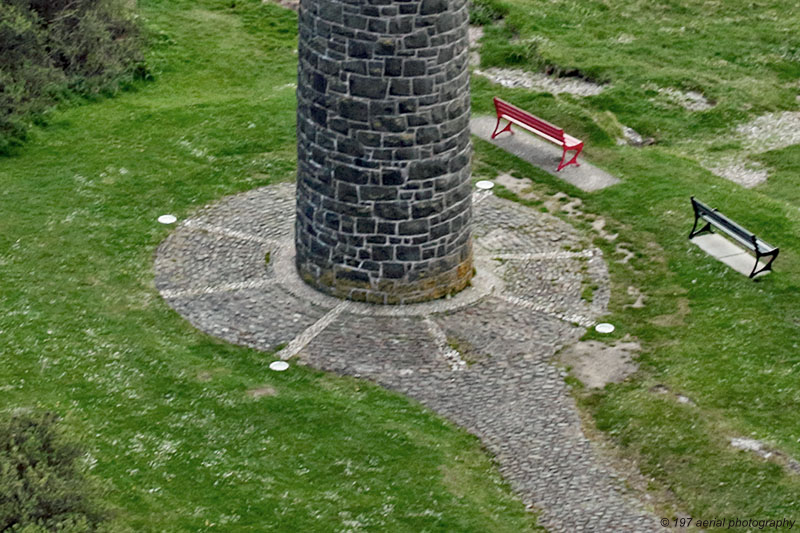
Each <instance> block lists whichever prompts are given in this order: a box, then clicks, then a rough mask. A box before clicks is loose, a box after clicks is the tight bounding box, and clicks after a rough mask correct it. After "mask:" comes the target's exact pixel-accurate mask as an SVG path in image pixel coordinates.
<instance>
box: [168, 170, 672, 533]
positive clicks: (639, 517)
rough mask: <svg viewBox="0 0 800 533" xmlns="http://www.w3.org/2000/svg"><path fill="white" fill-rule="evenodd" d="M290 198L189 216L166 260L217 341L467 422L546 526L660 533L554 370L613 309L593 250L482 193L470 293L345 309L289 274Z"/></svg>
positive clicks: (171, 280)
mask: <svg viewBox="0 0 800 533" xmlns="http://www.w3.org/2000/svg"><path fill="white" fill-rule="evenodd" d="M294 200H295V190H294V185H291V184H282V185H275V186H270V187H263V188H260V189H256V190H253V191H249V192H246V193H242V194H239V195H236V196H231V197H228V198H224V199H223V200H221V201H220V202H218V203H216V204H213V205H210V206H207V207H205V208H203V209H201V210H200V211H199V212H197V213H196V214H195V215H194V216H193V217H191V218H189V219H187V220H184V221H183V222H181V223H180V224H179V225H178V227H177V228H176V230H175V231H174V232H173V233H172V234H171V235H170V236H169V237H168V238H167V239H166V240H165V241H164V242H163V243H162V244H161V246H160V247H159V248H158V252H157V254H156V260H155V278H156V287H157V288H158V290H159V291H160V293H161V295H162V296H163V297H164V299H165V300H166V301H167V302H168V303H169V305H170V306H172V307H173V308H174V309H175V310H176V311H178V312H179V313H180V314H181V315H183V316H184V317H185V318H186V319H187V320H189V321H190V322H191V323H192V324H193V325H195V326H196V327H197V328H199V329H201V330H203V331H205V332H207V333H209V334H211V335H214V336H216V337H220V338H222V339H225V340H227V341H230V342H233V343H236V344H241V345H245V346H250V347H253V348H257V349H260V350H264V351H274V350H275V349H276V348H277V347H279V346H280V347H281V349H280V351H279V352H278V353H277V356H278V358H280V359H289V358H291V357H297V358H298V359H299V360H300V361H301V362H303V363H305V364H308V365H311V366H313V367H315V368H319V369H322V370H327V371H332V372H337V373H340V374H344V375H350V376H357V377H363V378H367V379H371V380H373V381H376V382H378V383H380V384H381V385H383V386H385V387H387V388H390V389H393V390H397V391H400V392H402V393H404V394H407V395H408V396H410V397H413V398H415V399H417V400H419V401H420V402H422V403H423V404H425V405H426V406H428V407H430V408H431V409H433V410H435V411H436V412H438V413H440V414H442V415H444V416H446V417H448V418H449V419H451V420H453V421H454V422H456V423H457V424H459V425H461V426H463V427H465V428H466V429H467V430H469V431H470V432H472V433H473V434H475V435H477V436H478V437H479V438H480V439H481V440H482V441H483V442H484V443H485V445H486V446H487V447H488V448H489V449H490V450H491V451H492V453H494V454H495V455H496V456H497V459H498V462H499V465H500V470H501V472H502V473H503V475H504V476H505V477H506V478H507V479H508V480H509V481H510V483H511V484H512V486H513V487H514V489H515V490H516V491H517V492H518V493H519V494H520V495H521V497H522V498H523V500H524V502H525V503H526V504H528V505H532V506H535V507H538V508H540V509H541V511H542V514H541V518H540V522H541V523H542V525H544V526H545V527H547V528H548V529H549V530H550V531H554V532H562V531H563V532H574V531H603V532H605V531H618V532H640V531H641V532H645V531H658V530H660V528H658V527H657V523H656V521H655V519H654V518H653V517H652V516H651V515H649V514H648V513H647V512H645V511H644V510H643V507H642V505H641V504H640V503H639V502H637V501H635V500H633V499H632V498H631V497H630V496H629V495H626V494H624V493H623V492H622V491H621V490H620V483H619V482H617V481H616V474H615V473H614V472H613V470H612V469H611V468H609V467H608V466H606V465H604V464H603V462H602V460H601V459H600V457H599V456H598V455H597V454H596V453H595V451H594V450H593V448H592V446H591V444H590V442H589V441H588V440H587V439H586V437H585V436H584V435H583V433H582V431H581V425H580V420H579V418H578V414H577V411H576V408H575V405H574V402H573V400H572V398H571V396H570V395H569V392H568V390H567V387H566V385H565V383H564V380H563V378H562V376H561V373H560V371H559V370H558V368H556V367H555V366H553V365H552V364H551V363H550V360H551V358H552V357H553V355H554V354H555V353H556V352H557V351H558V350H559V349H560V348H561V347H562V346H564V345H567V344H571V343H573V342H575V341H576V340H577V339H578V338H579V337H580V336H581V335H582V334H583V332H584V331H585V328H587V327H590V326H592V325H593V324H594V323H595V321H596V320H595V319H596V317H598V316H600V315H602V314H603V313H605V311H606V306H607V304H608V299H609V283H608V272H607V270H606V266H605V262H604V261H603V257H602V253H601V251H600V250H599V249H596V248H592V247H589V246H587V245H586V241H585V240H584V239H582V238H581V236H580V235H579V234H578V233H577V232H576V231H575V229H574V228H573V227H572V226H570V225H569V224H567V223H565V222H563V221H561V220H559V219H557V218H555V217H552V216H550V215H547V214H544V213H540V212H535V211H533V210H531V209H528V208H525V207H523V206H520V205H518V204H515V203H513V202H509V201H507V200H502V199H499V198H497V197H495V196H494V195H493V194H492V193H491V192H489V191H479V192H475V193H474V195H473V198H472V202H473V236H474V242H473V246H474V260H475V266H476V274H475V276H474V277H473V278H472V282H471V286H470V287H468V288H466V289H464V290H463V291H461V292H459V293H458V294H456V295H454V296H453V297H451V298H445V299H440V300H436V301H432V302H425V303H417V304H411V305H388V306H382V305H372V304H367V303H360V302H353V301H350V300H340V299H337V298H333V297H331V296H328V295H325V294H323V293H321V292H318V291H316V290H314V289H312V288H311V287H309V286H307V285H306V284H305V283H303V282H302V281H301V280H300V278H299V276H298V275H297V273H296V271H295V268H294V241H293V227H294ZM587 285H591V286H596V287H597V288H596V289H595V290H594V293H593V299H592V302H591V303H589V302H586V301H585V300H583V299H581V297H580V295H581V292H582V289H583V288H584V287H585V286H587Z"/></svg>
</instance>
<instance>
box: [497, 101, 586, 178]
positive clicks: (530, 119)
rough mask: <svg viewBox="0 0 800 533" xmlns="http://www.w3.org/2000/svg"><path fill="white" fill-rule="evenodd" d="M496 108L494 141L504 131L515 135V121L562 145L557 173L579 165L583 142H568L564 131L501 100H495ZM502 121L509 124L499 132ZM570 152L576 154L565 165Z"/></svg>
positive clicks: (572, 139) (573, 139)
mask: <svg viewBox="0 0 800 533" xmlns="http://www.w3.org/2000/svg"><path fill="white" fill-rule="evenodd" d="M494 107H495V110H496V111H497V126H495V129H494V130H495V131H494V133H492V139H494V138H495V137H496V136H497V135H499V134H500V133H503V131H510V132H511V133H514V132H513V131H511V123H512V121H513V122H514V123H518V124H517V125H522V126H523V127H526V128H530V129H531V130H533V132H534V133H537V134H538V135H540V136H542V137H545V138H547V139H549V140H551V141H553V142H555V143H557V144H560V145H561V146H562V147H563V149H564V153H563V155H562V156H561V163H560V164H559V165H558V169H557V171H558V170H561V169H562V168H564V167H565V166H568V165H573V164H574V165H578V161H577V159H578V155H579V154H580V153H581V150H583V141H580V140H578V139H575V138H574V137H570V138H569V141H567V139H566V137H565V135H564V130H563V129H561V128H559V127H558V126H554V125H553V124H550V123H549V122H547V121H546V120H542V119H540V118H539V117H537V116H534V115H532V114H530V113H528V112H527V111H525V110H523V109H520V108H518V107H516V106H514V105H511V104H509V103H508V102H505V101H503V100H501V99H500V98H497V97H495V98H494ZM501 119H505V120H506V121H508V124H507V125H506V127H505V128H504V129H503V130H501V131H500V132H498V131H497V128H499V127H500V120H501ZM570 150H575V151H576V153H575V155H574V156H573V157H572V159H571V160H570V161H568V162H566V163H565V162H564V161H565V159H566V156H567V151H570Z"/></svg>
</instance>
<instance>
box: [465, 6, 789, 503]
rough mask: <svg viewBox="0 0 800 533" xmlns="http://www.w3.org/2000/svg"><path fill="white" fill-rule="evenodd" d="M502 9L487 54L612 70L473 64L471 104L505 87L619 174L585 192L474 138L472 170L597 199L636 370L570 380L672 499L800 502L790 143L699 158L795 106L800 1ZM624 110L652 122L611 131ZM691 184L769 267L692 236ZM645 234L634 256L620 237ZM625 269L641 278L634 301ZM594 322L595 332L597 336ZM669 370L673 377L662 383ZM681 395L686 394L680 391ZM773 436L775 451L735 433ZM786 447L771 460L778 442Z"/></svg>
mask: <svg viewBox="0 0 800 533" xmlns="http://www.w3.org/2000/svg"><path fill="white" fill-rule="evenodd" d="M504 4H505V5H506V6H507V8H508V15H507V16H506V18H505V20H504V21H499V22H496V23H494V24H493V25H492V26H490V27H488V28H486V31H485V36H484V38H483V40H482V41H481V43H482V52H485V51H488V54H485V53H484V54H483V56H482V59H483V65H482V66H484V67H488V66H514V67H522V68H528V69H531V70H535V69H537V68H544V66H547V65H549V67H550V69H551V70H559V69H560V70H561V71H562V72H563V71H569V70H572V71H573V72H575V71H577V72H579V73H583V75H585V76H587V77H589V78H591V79H594V80H600V81H602V82H605V83H608V84H609V88H607V89H606V90H605V91H604V92H603V93H601V94H600V95H597V96H592V97H587V98H580V97H575V96H570V95H565V94H562V95H558V96H553V95H550V94H544V93H536V92H533V91H526V90H521V89H505V88H501V87H499V86H497V85H492V84H491V83H489V82H488V81H487V80H486V79H484V78H481V77H477V76H473V110H474V112H475V113H484V114H491V113H492V112H493V109H492V106H491V97H492V96H494V95H497V96H500V97H502V98H504V99H506V100H508V101H511V102H513V103H515V104H516V105H519V106H520V107H523V108H525V109H528V110H530V111H531V112H533V113H536V114H539V115H541V116H543V117H545V118H547V119H550V120H552V121H553V122H554V123H556V124H559V125H560V126H563V127H564V128H565V129H566V130H567V131H568V132H569V133H571V134H573V135H575V136H576V137H578V138H582V139H585V140H586V141H587V149H586V151H585V153H587V154H588V157H589V158H590V159H591V160H592V161H593V162H594V163H595V164H597V165H599V166H601V167H603V168H605V169H606V170H608V171H610V172H611V173H612V174H615V175H617V176H619V177H620V178H622V179H623V183H622V184H620V185H618V186H615V187H611V188H609V189H606V190H603V191H600V192H597V193H592V194H587V193H583V192H581V191H579V190H578V189H575V188H573V187H571V186H569V185H567V184H566V183H564V182H561V181H559V180H558V179H555V178H553V177H551V176H549V175H548V174H546V173H544V172H542V171H540V170H538V169H535V168H533V167H530V166H528V165H526V164H524V163H521V162H520V161H518V160H516V159H515V158H513V157H511V156H508V155H506V154H504V153H503V152H501V151H499V150H497V149H495V148H494V147H492V146H490V145H489V144H487V143H483V142H480V143H478V145H477V162H476V165H475V169H476V173H477V174H479V175H482V176H491V175H492V174H494V173H496V172H499V171H510V172H513V173H514V174H516V175H517V176H519V177H528V178H530V179H531V183H532V185H533V187H534V189H536V190H538V191H539V192H540V194H541V195H547V194H553V193H555V192H558V191H565V192H567V193H569V194H570V195H572V196H575V197H578V198H580V199H581V200H582V201H583V208H582V209H583V211H584V212H585V216H584V217H582V218H581V219H578V220H577V221H576V220H573V222H574V223H577V224H578V225H579V226H583V227H585V228H587V229H588V228H589V223H590V221H591V219H592V218H593V217H594V216H602V217H603V218H605V220H606V222H607V229H609V231H610V233H619V237H618V239H617V240H616V241H615V242H614V243H609V242H608V241H606V240H603V239H600V238H598V239H596V240H595V242H596V244H597V245H599V246H601V247H602V248H603V249H604V250H605V253H606V257H607V260H608V261H609V266H610V269H611V274H612V283H613V292H612V302H611V313H610V315H609V316H608V317H607V318H608V320H609V321H610V322H612V323H614V324H615V325H616V326H617V331H616V332H615V334H614V338H617V339H618V338H622V337H623V336H625V335H633V336H635V337H636V338H638V339H639V340H640V341H641V342H642V344H643V352H642V354H641V357H640V365H641V369H640V371H639V373H638V374H637V375H635V376H634V378H633V379H630V380H629V381H627V382H625V383H622V384H618V385H610V386H608V387H606V388H605V389H604V390H602V391H589V390H582V391H579V392H578V393H577V396H578V398H579V401H580V403H581V405H582V406H583V407H584V408H585V409H586V410H587V412H588V413H590V414H591V416H592V418H593V420H594V424H595V425H596V427H597V428H598V429H600V430H602V431H603V432H604V434H605V435H606V437H607V438H608V440H609V441H611V442H613V443H615V444H616V445H617V447H618V449H619V450H620V451H621V452H620V453H621V454H622V455H624V456H626V457H628V458H632V459H634V460H636V461H637V462H638V464H639V467H640V470H641V471H642V473H643V474H644V475H645V476H646V478H647V479H648V480H650V482H651V488H652V489H653V492H654V494H657V495H658V496H657V498H658V499H661V501H662V504H663V505H664V506H665V507H666V508H668V509H669V508H671V509H672V510H673V512H681V513H687V514H688V515H690V516H693V517H700V518H725V517H732V516H746V517H754V518H755V517H760V518H771V517H774V518H780V517H791V518H798V517H800V476H799V475H798V474H796V473H791V472H790V470H789V469H787V468H785V467H784V466H782V465H781V464H780V463H785V461H786V457H787V456H788V457H793V458H795V459H800V418H798V416H797V413H798V412H799V410H800V379H798V378H800V305H799V304H800V254H798V250H800V211H798V207H800V203H798V202H799V201H800V192H798V191H800V188H798V184H797V176H798V169H799V168H800V166H799V165H798V161H800V151H798V146H797V145H795V146H790V147H788V148H784V149H781V150H773V151H770V152H766V153H763V154H758V155H750V157H752V159H754V160H756V161H760V162H762V163H764V164H765V165H766V166H767V167H768V168H769V169H770V170H771V172H772V177H771V178H770V179H769V181H768V182H767V183H765V184H762V185H760V186H758V187H756V188H754V189H750V190H748V189H743V188H742V187H740V186H738V185H735V184H733V183H731V182H728V181H726V180H724V179H722V178H719V177H716V176H714V175H712V174H711V173H710V172H708V171H706V170H704V169H703V168H702V167H701V166H700V165H699V164H698V159H700V158H701V157H702V156H703V154H704V153H705V152H707V151H708V150H717V149H721V150H734V151H735V149H736V147H735V146H722V143H723V141H721V140H720V139H726V138H728V137H729V134H730V132H731V130H732V129H733V128H734V127H735V126H736V125H737V124H739V123H743V122H746V121H748V120H751V119H752V118H754V117H756V116H759V115H761V114H765V113H768V112H776V111H785V110H788V111H796V110H797V109H798V101H797V99H796V97H797V94H798V87H800V85H799V84H798V79H799V78H800V61H798V59H799V58H798V55H797V54H798V50H800V37H798V34H797V33H796V31H794V28H796V27H797V25H798V23H800V12H797V10H796V9H794V7H796V6H794V4H793V3H792V2H781V1H776V2H769V3H752V2H743V1H730V2H709V1H702V2H700V1H690V0H681V1H678V2H638V1H634V2H611V3H609V2H566V1H553V2H551V1H548V2H545V1H537V0H508V1H507V2H504ZM659 88H672V89H676V90H682V91H690V90H691V91H699V92H701V93H703V94H704V95H705V96H706V98H707V99H708V100H709V101H711V102H712V103H714V104H715V105H714V107H713V108H711V109H709V110H707V111H697V112H691V111H688V110H686V109H684V108H683V107H681V106H679V105H676V104H674V103H670V102H669V101H667V100H665V99H664V98H663V97H662V96H663V94H664V93H663V92H659V91H658V89H659ZM619 124H625V125H628V126H632V127H633V128H635V129H637V130H638V131H639V132H640V133H642V134H643V135H645V136H652V137H654V138H655V140H656V144H654V145H652V146H648V147H645V148H633V147H629V146H619V145H617V144H616V142H615V137H616V135H617V134H618V127H619ZM691 195H695V196H697V197H699V198H700V199H702V200H703V201H705V202H707V203H710V204H711V205H712V206H714V207H719V208H720V210H721V211H722V212H724V213H725V214H727V215H729V216H730V217H731V218H733V219H734V220H737V221H738V222H740V223H742V224H743V225H745V226H746V227H748V228H749V229H751V230H753V231H754V232H755V233H757V234H758V235H759V236H761V237H763V238H764V239H765V240H767V241H768V242H770V243H773V244H774V245H776V246H779V247H780V248H781V253H780V257H779V258H778V260H777V261H776V263H775V268H776V272H775V273H774V274H770V275H768V276H766V277H764V278H762V279H760V280H758V281H757V282H753V281H751V280H748V279H747V278H746V277H744V276H741V275H739V274H737V273H735V272H734V271H733V270H731V269H729V268H728V267H726V266H724V265H723V264H721V263H718V262H716V261H715V260H713V259H712V258H710V257H708V256H707V255H705V253H703V252H701V251H700V250H699V249H698V248H696V247H695V246H693V245H692V244H691V243H689V242H688V240H687V235H688V233H689V230H690V229H691V226H692V220H693V217H692V211H691V207H690V205H689V196H691ZM619 244H622V245H623V247H625V248H628V249H630V250H633V251H635V256H634V258H633V259H632V260H631V261H629V262H627V263H618V262H617V261H618V260H621V258H622V257H623V254H621V253H620V252H619V251H618V250H617V245H619ZM629 286H632V287H635V288H637V289H639V290H641V291H642V292H643V293H644V294H645V295H646V305H645V307H644V308H642V309H637V308H632V307H630V304H632V303H633V302H634V301H635V299H636V298H635V296H630V295H629V293H628V291H627V289H628V287H629ZM594 336H595V334H592V333H590V334H589V335H587V337H590V338H591V337H594ZM664 387H666V388H667V389H668V390H669V391H670V393H669V394H664V393H663V391H664ZM678 394H680V395H684V396H686V397H688V398H690V399H691V400H692V402H693V403H681V402H679V401H677V395H678ZM734 437H748V438H755V439H759V440H761V441H764V442H765V443H766V444H767V445H768V446H769V447H770V448H771V449H772V450H773V452H777V454H776V453H773V456H772V459H773V460H763V459H761V458H759V457H757V456H756V455H755V454H753V453H750V452H745V451H739V450H736V449H734V448H732V447H731V446H730V439H731V438H734ZM776 456H777V459H776Z"/></svg>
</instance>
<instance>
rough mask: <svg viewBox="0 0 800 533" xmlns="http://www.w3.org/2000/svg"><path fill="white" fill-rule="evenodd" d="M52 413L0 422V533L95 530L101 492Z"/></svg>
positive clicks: (99, 516)
mask: <svg viewBox="0 0 800 533" xmlns="http://www.w3.org/2000/svg"><path fill="white" fill-rule="evenodd" d="M83 456H84V453H83V452H82V451H81V449H80V447H78V446H77V445H75V444H74V443H73V442H70V441H69V440H68V439H67V438H65V437H64V435H63V433H62V432H61V431H60V429H59V427H58V417H57V416H56V415H54V414H52V413H42V414H36V415H24V416H12V417H10V418H6V419H4V420H0V532H13V533H39V532H45V531H59V532H63V533H79V532H80V533H84V532H93V531H97V530H98V527H100V526H101V524H102V523H103V521H104V520H105V518H106V516H105V511H104V510H103V508H102V507H101V506H100V504H99V503H98V502H99V497H100V493H99V491H98V489H97V488H96V485H95V484H94V483H93V482H92V480H91V478H89V477H88V476H87V475H86V474H85V473H84V470H83V468H82V457H83Z"/></svg>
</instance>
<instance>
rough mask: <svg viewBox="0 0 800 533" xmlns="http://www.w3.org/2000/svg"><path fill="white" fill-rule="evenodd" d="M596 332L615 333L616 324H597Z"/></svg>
mask: <svg viewBox="0 0 800 533" xmlns="http://www.w3.org/2000/svg"><path fill="white" fill-rule="evenodd" d="M594 329H595V331H596V332H598V333H611V332H612V331H614V324H609V323H608V322H603V323H601V324H597V325H596V326H595V327H594Z"/></svg>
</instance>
